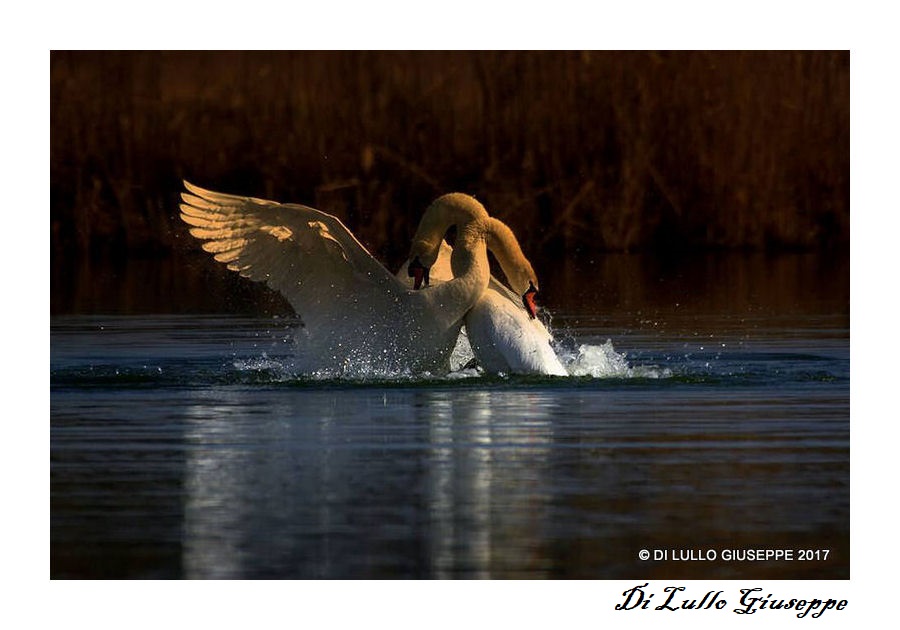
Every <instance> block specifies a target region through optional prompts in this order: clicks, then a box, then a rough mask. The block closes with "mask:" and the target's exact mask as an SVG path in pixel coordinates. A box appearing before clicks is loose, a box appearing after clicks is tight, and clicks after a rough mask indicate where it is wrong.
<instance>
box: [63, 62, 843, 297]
mask: <svg viewBox="0 0 900 630" xmlns="http://www.w3.org/2000/svg"><path fill="white" fill-rule="evenodd" d="M50 71H51V72H50V81H51V120H50V126H51V139H50V143H51V161H50V174H51V178H50V179H51V235H50V238H51V263H52V266H53V276H52V277H53V280H54V283H59V282H62V281H64V280H60V279H62V278H65V275H66V274H65V268H66V267H68V266H70V265H73V264H78V263H79V261H84V260H87V259H92V260H94V261H95V263H94V264H96V262H97V261H102V262H103V263H104V264H106V263H114V262H115V261H117V260H124V259H134V258H141V257H144V258H146V257H150V258H170V259H171V258H175V259H184V257H186V256H187V257H190V256H194V255H195V253H196V252H197V251H199V247H198V246H197V243H196V242H194V241H193V239H191V238H190V237H189V236H188V235H187V231H186V228H185V226H183V225H182V224H181V222H180V221H179V220H178V213H177V204H178V193H179V191H180V189H181V179H182V178H187V179H189V180H190V181H193V182H195V183H197V184H199V185H201V186H204V187H209V188H212V189H216V190H222V191H225V192H233V193H239V194H246V195H252V196H257V197H266V198H270V199H275V200H279V201H294V202H300V203H306V204H310V205H314V206H316V207H318V208H320V209H323V210H326V211H329V212H332V213H334V214H337V215H338V216H340V217H341V218H342V219H343V220H344V221H345V223H347V225H348V227H350V229H351V230H353V231H354V233H355V234H356V235H357V236H358V237H359V238H360V239H361V240H362V241H363V242H364V243H365V244H366V245H367V246H368V247H369V248H370V250H371V251H372V252H373V253H374V254H376V255H377V256H379V257H380V258H381V259H382V260H383V261H385V262H386V263H387V264H388V265H389V266H390V267H391V268H393V267H395V266H396V265H398V264H399V263H400V261H401V260H402V259H403V257H404V255H405V254H406V250H407V248H408V246H409V240H410V237H411V235H412V233H413V231H414V230H415V226H416V224H417V223H418V219H419V217H420V215H421V212H422V211H423V209H424V208H425V206H426V205H427V204H428V203H429V202H430V201H431V200H432V199H433V198H434V197H436V196H437V195H439V194H442V193H445V192H449V191H454V190H458V191H463V192H468V193H470V194H474V195H476V196H477V197H478V198H479V199H481V200H482V201H483V202H484V203H485V205H486V207H487V208H488V211H489V212H491V214H493V215H495V216H498V217H500V218H502V219H503V220H505V221H506V222H508V223H509V224H510V225H511V226H512V227H513V229H514V230H515V231H516V233H517V235H518V236H519V238H520V240H521V241H522V244H523V247H524V249H525V251H526V253H528V254H529V256H530V257H531V258H532V259H533V260H534V261H535V262H536V263H538V264H540V263H541V261H542V259H550V257H551V256H554V255H557V254H559V253H560V252H562V251H565V252H566V253H567V256H568V255H572V254H573V253H577V252H582V253H583V252H591V253H593V252H599V251H607V252H609V251H617V252H618V251H628V252H630V251H653V252H660V251H662V252H673V251H675V252H677V251H696V250H709V249H723V248H728V249H733V248H742V249H752V250H766V251H773V250H774V251H782V250H804V251H811V250H822V249H828V250H834V249H837V250H838V251H839V252H842V253H846V252H849V212H850V200H849V195H850V190H849V189H850V93H849V91H850V58H849V52H846V51H843V52H842V51H837V52H827V51H826V52H814V51H813V52H624V53H622V52H53V53H51V56H50ZM57 288H58V287H56V286H54V291H56V289H57Z"/></svg>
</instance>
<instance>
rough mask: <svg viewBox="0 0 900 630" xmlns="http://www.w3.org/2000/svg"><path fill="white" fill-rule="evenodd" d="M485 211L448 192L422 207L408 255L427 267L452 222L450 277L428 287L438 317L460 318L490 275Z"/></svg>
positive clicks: (477, 296)
mask: <svg viewBox="0 0 900 630" xmlns="http://www.w3.org/2000/svg"><path fill="white" fill-rule="evenodd" d="M489 220H490V217H489V216H488V213H487V211H486V210H485V209H484V206H482V205H481V204H480V203H478V202H477V201H476V200H475V199H473V198H472V197H469V196H468V195H463V194H461V193H451V194H449V195H444V196H442V197H439V198H438V199H437V200H436V201H434V203H432V204H431V205H430V206H429V207H428V209H427V210H426V211H425V215H424V216H423V217H422V220H421V222H420V223H419V227H418V229H417V230H416V235H415V236H414V237H413V243H412V248H411V250H410V259H411V260H412V259H415V258H419V259H420V262H421V263H422V264H423V265H425V266H426V267H431V266H432V265H433V264H434V263H435V261H436V260H437V257H438V254H439V253H440V250H441V242H442V241H443V238H444V234H445V233H446V232H447V230H448V229H450V228H451V227H452V226H454V225H455V226H456V229H457V237H456V247H454V248H453V254H452V256H451V257H450V265H451V267H452V269H453V279H452V280H449V281H447V282H444V283H442V284H440V285H438V286H434V287H432V288H431V289H430V291H431V296H432V298H433V299H434V300H435V301H437V303H438V304H439V305H440V309H439V313H440V317H443V318H445V319H446V320H447V321H448V322H456V321H459V320H461V319H462V318H463V317H464V316H465V314H466V312H468V310H469V309H470V308H471V307H472V305H473V304H474V303H475V302H476V301H477V300H478V298H479V297H481V294H482V293H483V292H484V290H485V289H486V288H487V285H488V282H489V281H490V277H491V269H490V263H489V262H488V258H487V242H486V239H487V223H488V221H489Z"/></svg>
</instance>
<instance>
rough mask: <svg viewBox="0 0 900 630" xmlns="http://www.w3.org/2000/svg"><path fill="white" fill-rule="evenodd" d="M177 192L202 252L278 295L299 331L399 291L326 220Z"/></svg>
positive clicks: (286, 208) (233, 198) (312, 213)
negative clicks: (299, 323)
mask: <svg viewBox="0 0 900 630" xmlns="http://www.w3.org/2000/svg"><path fill="white" fill-rule="evenodd" d="M184 185H185V187H186V188H187V189H188V190H189V191H190V193H182V194H181V197H182V200H183V203H182V204H181V218H182V220H183V221H184V222H185V223H187V224H188V225H190V226H191V228H190V232H191V234H192V235H193V236H195V237H197V238H198V239H201V240H202V241H204V243H203V249H205V250H206V251H208V252H210V253H211V254H213V255H214V257H215V259H216V260H217V261H219V262H221V263H225V264H226V265H227V266H228V268H229V269H231V270H232V271H236V272H238V273H239V274H241V275H242V276H244V277H246V278H250V279H252V280H257V281H259V282H265V283H266V284H267V285H268V286H270V287H271V288H273V289H275V290H276V291H278V292H280V293H281V294H282V295H284V296H285V297H286V298H287V300H288V301H289V302H290V303H291V306H293V307H294V310H296V311H297V313H298V315H300V317H301V318H302V319H303V321H304V322H305V323H306V324H307V325H315V324H316V323H317V322H318V321H321V322H323V323H324V322H327V321H328V319H329V318H330V317H333V316H334V314H335V313H339V312H341V309H346V308H348V307H352V310H354V311H356V310H358V309H359V308H360V307H363V308H365V305H366V304H372V305H373V306H374V304H373V301H379V300H392V297H391V295H392V294H395V293H400V292H404V291H406V287H404V286H403V285H402V284H401V283H400V282H399V281H398V280H397V279H395V278H394V277H393V276H392V275H391V274H390V272H388V270H387V269H385V268H384V266H383V265H381V263H379V262H378V261H377V260H375V259H374V258H373V257H372V255H371V254H369V252H368V251H367V250H366V248H365V247H363V246H362V244H361V243H360V242H359V241H358V240H356V238H355V237H354V236H353V234H351V233H350V231H349V230H348V229H347V228H346V227H345V226H344V224H343V223H341V222H340V220H338V219H337V218H336V217H334V216H331V215H330V214H326V213H324V212H321V211H319V210H315V209H314V208H309V207H307V206H302V205H298V204H281V203H277V202H274V201H267V200H265V199H255V198H253V197H240V196H237V195H227V194H223V193H217V192H213V191H210V190H204V189H202V188H199V187H198V186H194V185H193V184H190V183H188V182H186V181H185V182H184Z"/></svg>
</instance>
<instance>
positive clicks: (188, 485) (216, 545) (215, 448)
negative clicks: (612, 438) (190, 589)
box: [183, 391, 552, 578]
mask: <svg viewBox="0 0 900 630" xmlns="http://www.w3.org/2000/svg"><path fill="white" fill-rule="evenodd" d="M361 398H362V400H361ZM379 398H380V399H381V400H380V402H381V403H382V404H381V405H378V404H377V403H378V402H379V401H378V399H379ZM253 399H254V396H253V394H252V393H248V392H233V393H231V394H228V395H226V396H225V397H224V398H220V399H218V400H216V401H198V403H197V404H195V405H193V406H191V407H189V408H188V409H187V410H186V417H187V425H186V431H185V443H186V444H188V445H189V446H190V448H189V450H188V454H187V458H186V461H185V473H184V490H185V499H184V532H183V570H184V573H185V576H186V577H191V578H233V577H246V576H259V577H265V576H273V575H274V576H277V575H280V574H283V575H290V574H292V573H293V574H297V575H300V576H308V577H319V578H322V577H353V576H366V575H368V574H369V572H371V571H374V574H375V575H381V574H383V575H385V576H388V575H390V574H391V570H392V567H393V570H396V571H397V572H398V573H399V574H404V573H407V572H411V573H412V574H415V575H422V576H428V577H438V578H445V577H454V576H457V575H464V576H467V577H490V576H491V575H494V574H496V572H497V571H499V572H501V573H503V574H508V575H530V576H535V575H540V569H541V567H540V563H539V562H538V563H536V562H535V557H534V554H535V552H538V551H540V549H541V547H542V545H543V542H542V541H541V539H540V535H541V532H542V531H545V530H546V526H545V525H544V524H542V522H541V521H542V519H543V518H546V517H547V508H548V505H547V504H548V501H549V495H548V494H547V492H546V488H547V480H546V478H545V476H546V472H547V464H548V449H549V448H550V444H551V441H552V434H551V431H552V427H551V424H550V422H549V421H548V419H547V416H548V412H549V409H548V408H547V406H546V405H544V404H543V402H542V401H541V400H540V397H538V396H533V395H530V394H527V393H522V394H521V395H516V396H514V397H513V399H510V396H509V395H507V394H506V393H503V392H478V391H475V392H467V393H463V395H462V396H459V395H458V393H457V392H453V391H435V392H429V391H421V392H405V393H392V394H375V395H374V396H372V395H369V394H364V395H363V396H362V397H360V396H358V395H349V396H347V395H340V394H338V395H335V394H333V393H329V394H324V393H305V394H304V395H303V402H304V408H305V410H300V409H297V408H294V409H291V408H287V407H285V406H276V407H274V408H267V409H266V410H265V412H262V413H263V414H264V415H263V416H262V417H259V418H254V417H253V416H254V413H253V412H246V410H247V409H248V407H249V408H253V407H255V406H257V405H258V402H259V401H256V402H254V400H253ZM497 408H499V409H501V415H500V417H499V418H496V417H495V415H494V413H493V410H494V409H497ZM258 413H261V412H259V411H258V412H257V414H258ZM405 413H409V414H410V416H407V420H406V421H405V422H403V423H402V425H401V424H399V423H397V422H396V420H395V419H394V418H395V416H396V415H403V414H405ZM511 414H514V416H515V417H520V418H522V420H521V421H520V420H512V418H513V417H514V416H513V415H511ZM276 418H284V419H287V418H291V420H290V421H288V420H280V421H279V420H276ZM349 418H353V420H351V421H350V422H351V424H352V425H353V426H352V427H350V428H348V427H347V426H346V424H347V422H348V419H349ZM357 431H359V432H360V433H357ZM393 547H396V548H397V549H404V548H405V549H406V551H404V552H402V553H400V554H398V557H396V558H392V557H391V556H390V554H389V553H388V549H390V548H393ZM263 558H264V559H265V563H264V565H262V566H261V565H260V559H263ZM376 560H377V562H375V561H376ZM373 563H374V565H375V566H373Z"/></svg>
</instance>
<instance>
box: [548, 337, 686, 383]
mask: <svg viewBox="0 0 900 630" xmlns="http://www.w3.org/2000/svg"><path fill="white" fill-rule="evenodd" d="M555 349H556V353H557V355H558V356H559V358H560V361H562V363H563V366H564V367H565V368H566V370H567V371H568V372H569V375H570V376H591V377H594V378H669V377H671V376H672V370H670V369H669V368H660V367H657V366H631V365H629V363H628V360H627V357H626V355H625V353H622V352H616V349H615V348H614V347H613V344H612V340H610V339H607V340H606V343H604V344H602V345H599V346H595V345H588V344H579V345H578V346H577V347H574V348H566V347H565V346H560V347H557V348H555Z"/></svg>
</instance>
